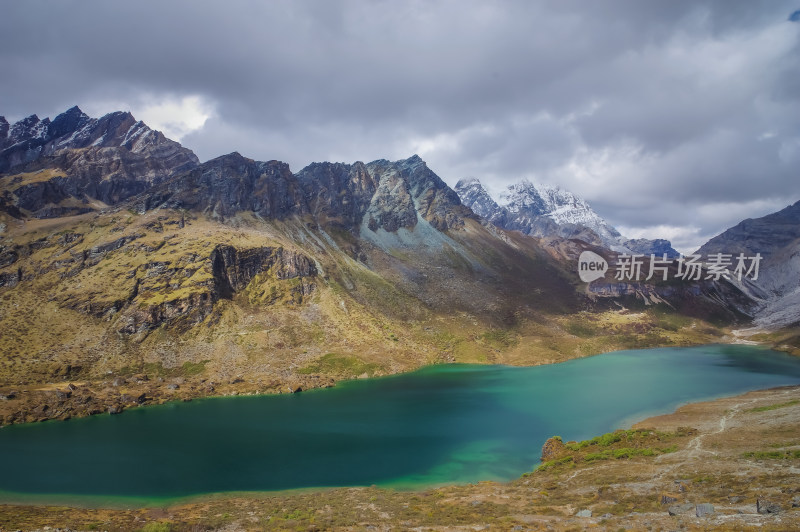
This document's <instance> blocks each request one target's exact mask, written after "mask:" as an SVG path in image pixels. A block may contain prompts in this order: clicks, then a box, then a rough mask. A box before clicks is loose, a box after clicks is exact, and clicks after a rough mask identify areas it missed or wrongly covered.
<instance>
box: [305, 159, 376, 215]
mask: <svg viewBox="0 0 800 532" xmlns="http://www.w3.org/2000/svg"><path fill="white" fill-rule="evenodd" d="M296 175H297V179H298V180H299V181H300V183H301V184H302V186H303V190H304V192H305V195H306V198H307V201H308V205H309V209H310V211H311V212H312V213H313V215H314V217H315V218H316V219H317V221H318V222H319V223H321V224H322V225H327V224H331V223H332V224H335V225H340V226H343V227H347V228H350V227H355V226H358V225H359V224H360V223H361V218H362V217H363V216H364V213H365V212H366V210H367V207H368V206H369V205H370V201H371V200H372V197H373V195H374V194H375V191H376V190H377V188H378V186H377V183H376V181H375V179H373V177H372V174H371V173H370V172H369V170H367V167H366V165H365V164H364V163H362V162H356V163H354V164H342V163H312V164H310V165H308V166H307V167H305V168H303V169H302V170H301V171H300V172H298V173H297V174H296Z"/></svg>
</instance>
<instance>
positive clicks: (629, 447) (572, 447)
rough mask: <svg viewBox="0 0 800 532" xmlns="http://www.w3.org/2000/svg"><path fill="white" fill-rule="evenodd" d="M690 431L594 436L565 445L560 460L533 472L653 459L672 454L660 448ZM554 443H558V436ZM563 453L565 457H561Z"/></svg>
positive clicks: (673, 448)
mask: <svg viewBox="0 0 800 532" xmlns="http://www.w3.org/2000/svg"><path fill="white" fill-rule="evenodd" d="M694 433H695V430H694V429H688V428H685V427H681V428H679V429H678V430H677V431H676V432H674V433H666V432H660V431H654V430H648V429H630V430H617V431H614V432H609V433H607V434H602V435H600V436H596V437H594V438H592V439H590V440H583V441H580V442H567V443H565V444H564V449H565V451H564V452H563V453H561V454H562V456H558V457H557V458H555V459H553V460H550V461H547V462H544V463H543V464H541V465H540V466H539V467H538V468H537V469H536V472H540V471H547V470H551V469H556V468H558V467H559V466H564V465H569V466H572V467H574V465H575V464H578V463H581V462H593V461H596V460H611V459H616V460H621V459H630V458H634V457H637V456H657V455H660V454H667V453H673V452H675V451H677V450H678V446H677V445H674V444H673V445H663V444H664V443H666V442H667V441H669V440H672V439H674V438H677V437H683V436H688V435H689V434H694ZM554 439H557V440H559V441H560V440H561V438H560V437H559V436H554ZM565 453H568V454H566V455H565Z"/></svg>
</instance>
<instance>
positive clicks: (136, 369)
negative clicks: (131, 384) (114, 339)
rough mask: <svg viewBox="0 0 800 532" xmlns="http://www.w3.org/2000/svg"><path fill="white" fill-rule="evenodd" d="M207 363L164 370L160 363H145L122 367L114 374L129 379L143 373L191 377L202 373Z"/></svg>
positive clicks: (188, 364)
mask: <svg viewBox="0 0 800 532" xmlns="http://www.w3.org/2000/svg"><path fill="white" fill-rule="evenodd" d="M209 362H210V360H203V361H202V362H184V363H183V364H182V365H181V366H178V367H175V368H165V367H164V366H163V365H162V364H161V362H155V363H153V362H146V363H144V364H142V365H141V366H125V367H122V368H120V369H119V371H117V372H116V373H117V374H118V375H120V376H123V377H129V376H131V375H133V374H136V373H143V374H145V375H147V376H148V377H164V378H168V377H193V376H195V375H200V374H201V373H203V372H204V371H205V369H206V364H208V363H209Z"/></svg>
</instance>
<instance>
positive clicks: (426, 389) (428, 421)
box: [0, 345, 800, 500]
mask: <svg viewBox="0 0 800 532" xmlns="http://www.w3.org/2000/svg"><path fill="white" fill-rule="evenodd" d="M790 384H800V359H798V358H795V357H791V356H788V355H785V354H783V353H777V352H774V351H770V350H768V349H763V348H759V347H752V346H739V345H736V346H730V345H712V346H702V347H691V348H664V349H652V350H641V351H623V352H617V353H608V354H604V355H598V356H594V357H589V358H584V359H579V360H573V361H569V362H565V363H562V364H556V365H550V366H536V367H527V368H517V367H505V366H473V365H441V366H432V367H427V368H424V369H422V370H419V371H416V372H414V373H409V374H404V375H397V376H391V377H384V378H379V379H369V380H358V381H350V382H344V383H340V384H339V385H337V386H336V387H335V388H331V389H326V390H315V391H311V392H303V393H299V394H294V395H278V396H259V397H230V398H214V399H204V400H199V401H193V402H191V403H174V404H166V405H160V406H153V407H147V408H140V409H133V410H128V411H126V412H124V413H123V414H122V415H118V416H110V415H100V416H94V417H90V418H85V419H73V420H70V421H66V422H46V423H37V424H29V425H19V426H11V427H6V428H3V429H0V472H1V473H0V491H2V492H3V495H2V497H0V498H8V497H9V496H10V495H11V494H60V495H68V496H79V497H80V496H88V497H97V496H105V497H118V498H119V497H122V498H123V499H124V498H126V497H132V498H137V497H138V498H146V499H149V500H152V499H159V498H178V497H183V496H189V495H194V494H203V493H215V492H226V491H266V490H281V489H289V488H302V487H323V486H357V485H371V484H377V485H381V486H396V487H421V486H431V485H437V484H445V483H463V482H475V481H479V480H488V479H495V480H509V479H513V478H516V477H518V476H519V475H521V474H522V473H524V472H526V471H530V470H532V469H533V468H535V467H536V465H537V464H538V458H539V454H540V451H541V447H542V444H543V443H544V441H545V440H546V439H547V438H548V437H550V436H552V435H555V434H558V435H560V436H562V437H563V438H564V439H565V440H580V439H586V438H590V437H593V436H596V435H599V434H602V433H605V432H609V431H611V430H614V429H616V428H621V427H623V426H628V425H630V423H632V422H634V421H636V420H641V419H644V418H645V417H648V416H650V415H654V414H659V413H666V412H671V411H672V410H674V409H675V407H677V406H678V405H680V404H683V403H686V402H692V401H699V400H704V399H710V398H715V397H720V396H725V395H735V394H739V393H743V392H745V391H748V390H754V389H759V388H768V387H773V386H780V385H790Z"/></svg>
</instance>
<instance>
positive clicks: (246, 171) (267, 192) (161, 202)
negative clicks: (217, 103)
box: [137, 153, 308, 220]
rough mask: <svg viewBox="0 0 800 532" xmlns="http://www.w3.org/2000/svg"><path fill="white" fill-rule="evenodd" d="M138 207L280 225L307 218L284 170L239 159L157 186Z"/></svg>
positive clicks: (216, 161)
mask: <svg viewBox="0 0 800 532" xmlns="http://www.w3.org/2000/svg"><path fill="white" fill-rule="evenodd" d="M137 205H138V209H139V210H140V211H141V212H145V211H147V210H149V209H153V208H156V207H160V206H165V207H171V208H182V209H188V210H194V211H198V212H204V213H207V214H210V215H212V216H215V217H221V218H227V217H230V216H233V215H234V214H236V213H237V212H239V211H252V212H255V213H256V214H258V215H259V216H262V217H264V218H273V219H279V220H280V219H283V218H286V217H288V216H290V215H292V214H303V213H307V212H308V206H307V204H306V200H305V196H304V194H303V189H302V187H301V186H300V184H299V183H298V181H297V179H295V177H294V176H293V175H292V173H291V172H290V171H289V165H287V164H286V163H282V162H279V161H269V162H259V161H254V160H252V159H247V158H245V157H242V156H241V155H239V154H238V153H231V154H229V155H223V156H222V157H217V158H216V159H212V160H211V161H208V162H206V163H203V164H202V165H200V166H198V167H197V168H195V169H193V170H191V171H189V172H187V173H184V174H183V175H180V176H178V177H176V178H174V179H172V180H170V181H168V182H165V183H162V184H161V185H158V186H156V187H155V188H153V189H152V190H151V191H149V192H148V193H147V194H146V195H144V196H143V197H142V199H141V200H139V201H137Z"/></svg>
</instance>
